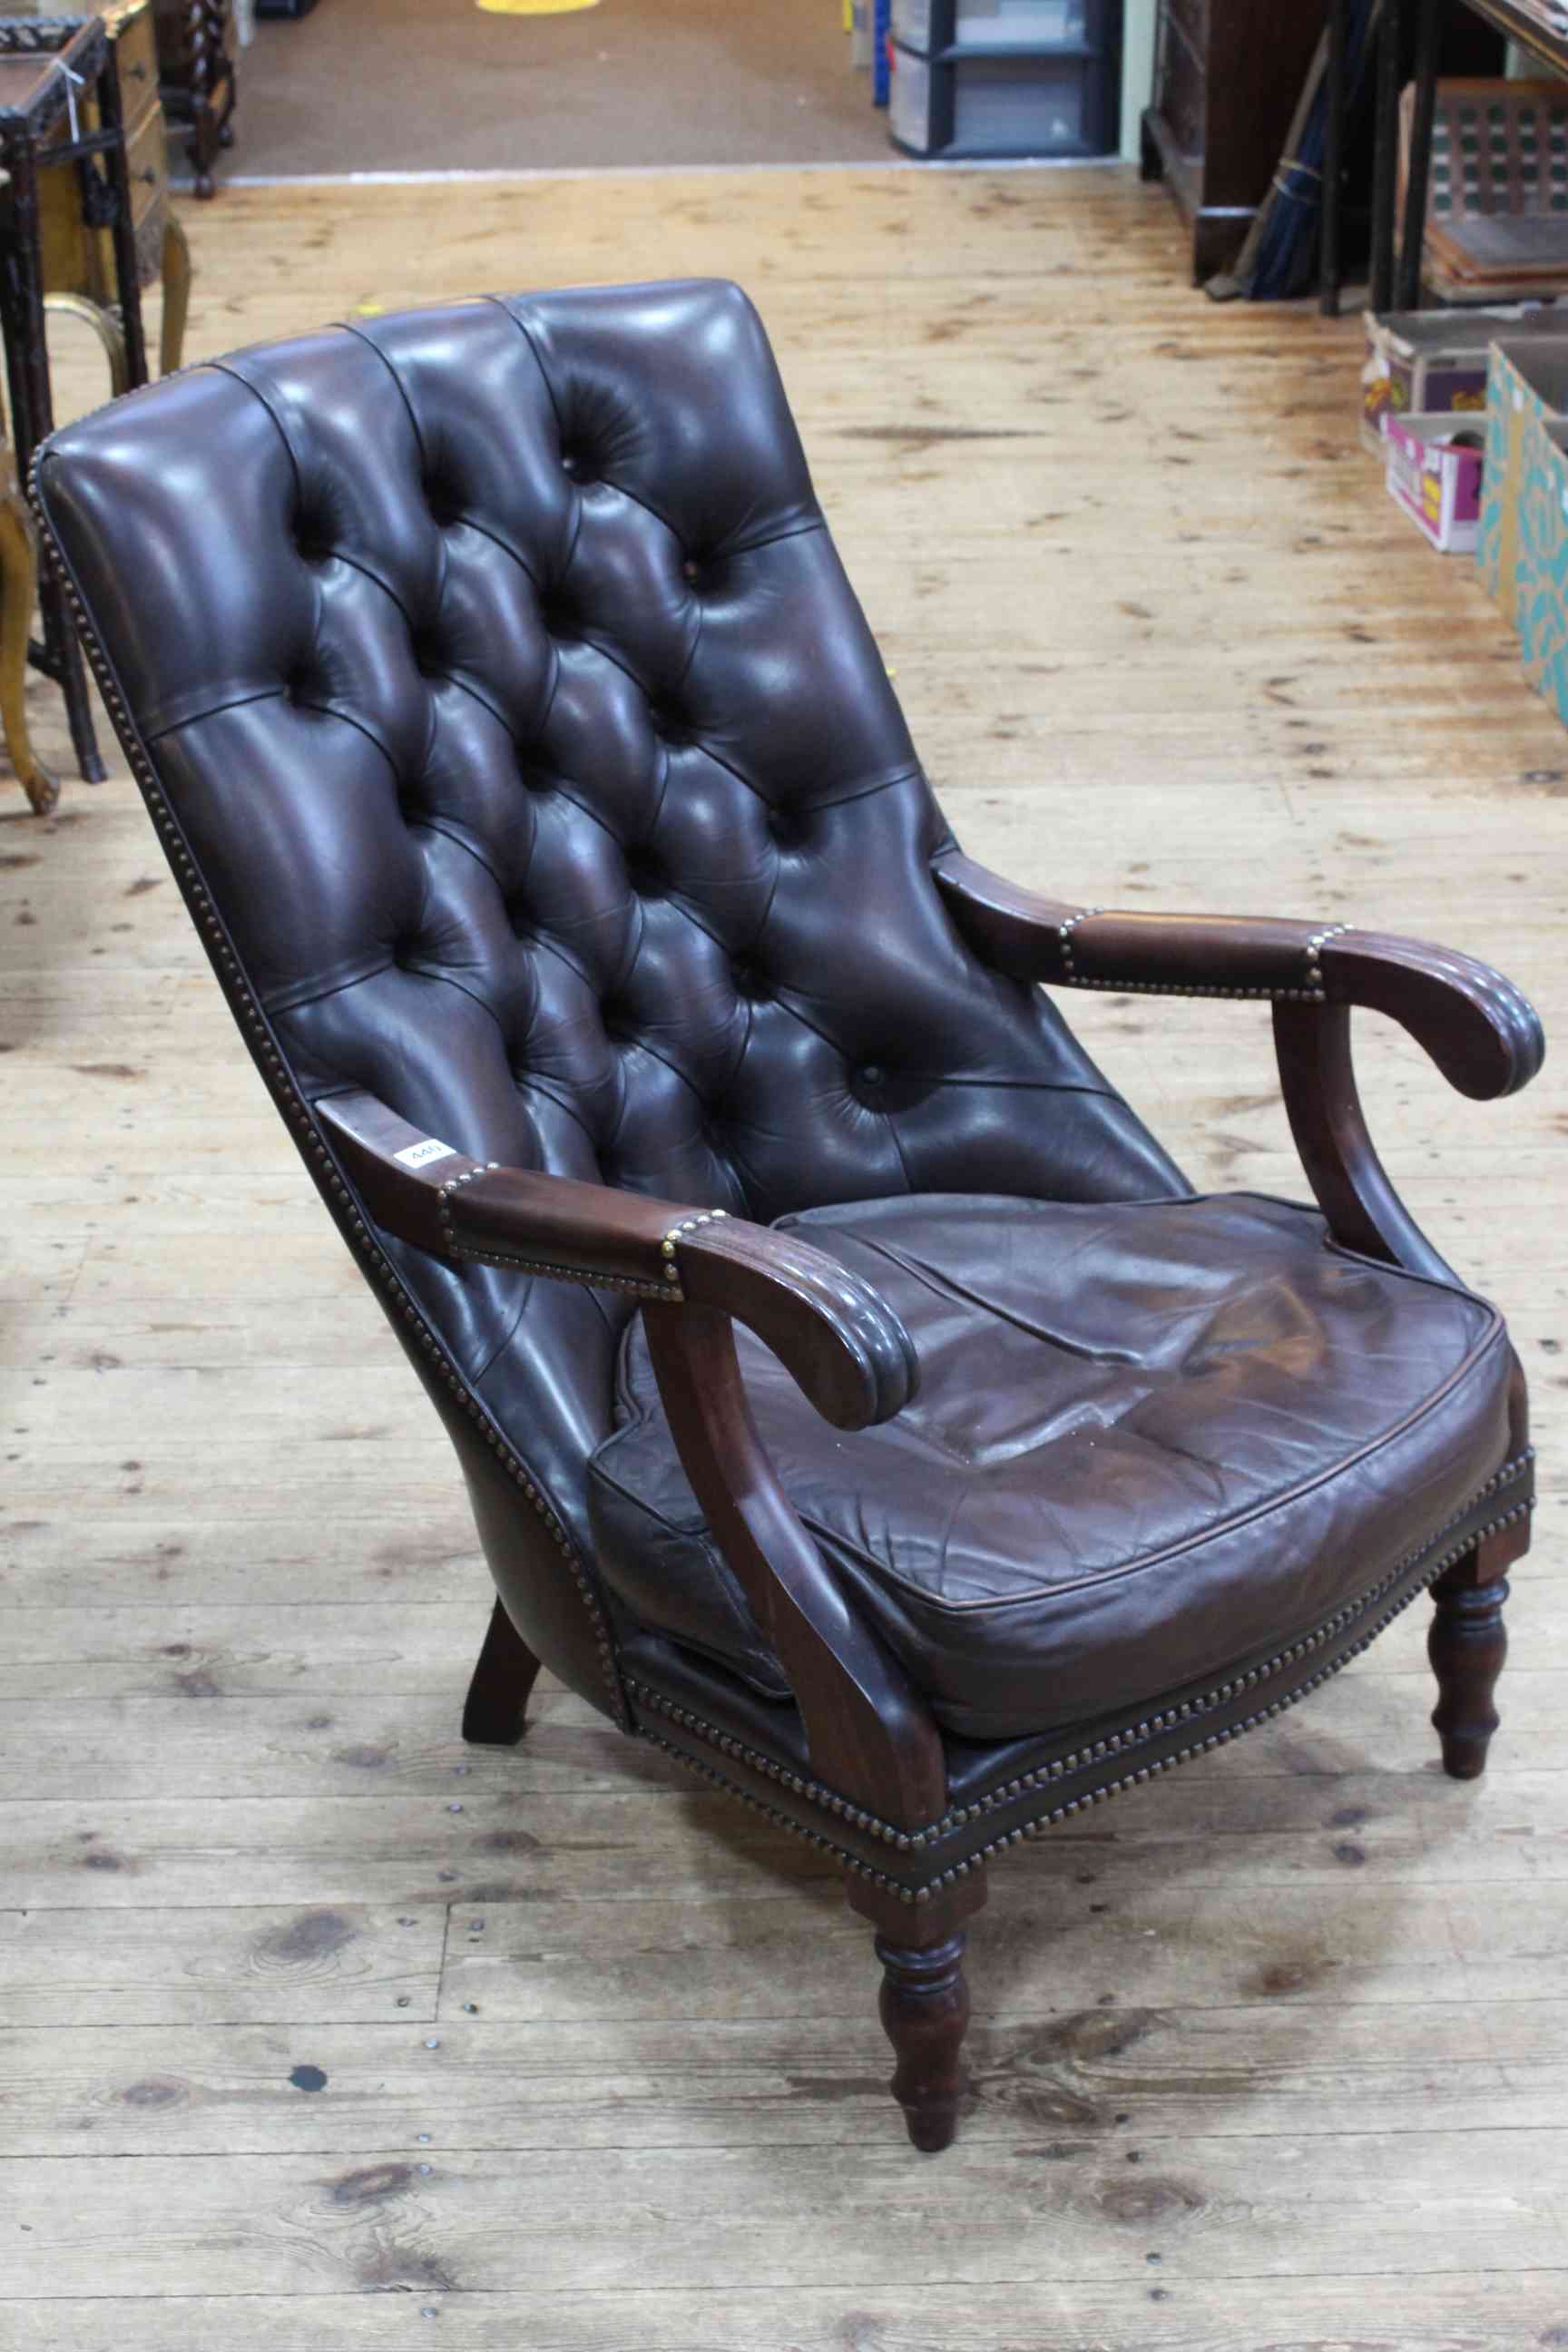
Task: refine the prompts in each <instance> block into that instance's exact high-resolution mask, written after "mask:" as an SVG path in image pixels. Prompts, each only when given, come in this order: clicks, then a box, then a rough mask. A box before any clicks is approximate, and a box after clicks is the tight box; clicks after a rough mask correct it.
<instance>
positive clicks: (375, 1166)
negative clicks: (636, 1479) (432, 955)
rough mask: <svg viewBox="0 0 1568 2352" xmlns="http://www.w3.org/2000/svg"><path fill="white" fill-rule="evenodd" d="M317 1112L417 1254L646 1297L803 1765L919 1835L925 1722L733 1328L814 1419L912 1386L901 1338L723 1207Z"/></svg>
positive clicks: (380, 1121)
mask: <svg viewBox="0 0 1568 2352" xmlns="http://www.w3.org/2000/svg"><path fill="white" fill-rule="evenodd" d="M315 1108H316V1115H317V1117H318V1118H319V1119H320V1120H321V1126H322V1128H323V1129H324V1131H325V1133H326V1135H327V1138H328V1139H329V1141H330V1142H331V1147H332V1150H333V1151H334V1153H335V1155H336V1157H337V1159H338V1161H339V1164H340V1165H341V1167H342V1171H343V1174H344V1176H345V1177H346V1178H347V1179H348V1181H349V1182H350V1183H351V1184H352V1185H353V1189H354V1191H355V1192H357V1193H358V1194H359V1197H360V1199H361V1201H362V1202H363V1205H364V1209H365V1213H366V1214H367V1215H368V1216H369V1217H370V1218H371V1219H372V1220H373V1221H374V1223H376V1224H377V1225H379V1226H380V1227H381V1228H382V1230H383V1231H384V1232H385V1233H388V1234H395V1236H396V1237H397V1238H398V1239H399V1240H400V1241H405V1242H409V1243H412V1244H413V1245H414V1246H415V1247H416V1249H423V1250H429V1251H431V1252H432V1253H434V1254H435V1255H438V1256H442V1257H448V1258H458V1259H462V1258H469V1259H477V1260H478V1261H479V1263H480V1264H481V1265H503V1266H516V1267H517V1268H518V1269H519V1270H520V1271H521V1272H525V1273H529V1274H533V1275H542V1276H549V1277H552V1278H553V1279H555V1280H557V1281H564V1282H584V1283H589V1284H594V1285H598V1286H606V1287H609V1288H612V1289H617V1290H622V1291H626V1292H629V1293H630V1294H631V1295H632V1296H633V1297H636V1298H637V1299H640V1300H641V1301H642V1302H643V1305H644V1308H645V1311H646V1314H647V1338H648V1347H649V1350H650V1352H651V1354H652V1358H653V1363H654V1368H655V1371H656V1373H657V1375H658V1384H659V1391H660V1393H661V1395H662V1397H663V1399H664V1402H665V1406H666V1410H667V1412H668V1416H669V1423H670V1430H671V1434H672V1435H673V1437H674V1439H675V1443H676V1446H677V1449H678V1451H679V1454H680V1458H681V1462H682V1464H683V1465H684V1466H685V1469H686V1473H687V1475H688V1477H689V1479H690V1481H691V1485H692V1489H693V1491H694V1493H695V1494H696V1495H697V1496H698V1499H699V1501H700V1503H701V1506H702V1508H703V1510H704V1512H705V1513H706V1514H707V1516H708V1518H709V1523H710V1526H711V1528H712V1529H713V1531H714V1533H715V1535H716V1536H717V1538H718V1540H719V1543H720V1546H721V1549H722V1550H723V1552H724V1555H725V1558H726V1559H728V1561H729V1563H730V1565H731V1569H732V1570H734V1572H735V1574H736V1576H737V1577H738V1578H739V1580H740V1582H741V1585H742V1590H743V1591H744V1592H745V1594H746V1597H747V1599H748V1601H750V1603H751V1605H752V1612H753V1613H754V1614H755V1616H756V1619H757V1622H758V1623H759V1624H760V1625H761V1626H762V1627H763V1629H764V1631H765V1633H766V1634H767V1636H768V1639H769V1640H770V1641H771V1642H772V1643H773V1648H774V1650H775V1652H776V1654H777V1655H778V1657H779V1659H780V1662H781V1664H783V1666H784V1672H785V1674H786V1675H787V1676H788V1678H789V1681H790V1685H791V1687H792V1689H793V1690H794V1692H795V1699H796V1703H797V1705H798V1706H799V1708H800V1712H801V1717H802V1721H803V1722H804V1724H805V1734H806V1744H807V1748H808V1750H809V1752H810V1755H811V1759H812V1762H813V1765H814V1768H815V1769H816V1770H817V1771H818V1772H820V1773H821V1774H822V1775H823V1776H824V1778H825V1779H826V1780H827V1781H828V1782H829V1783H830V1785H831V1786H832V1787H834V1788H835V1789H836V1790H838V1791H839V1792H841V1794H843V1795H844V1796H845V1797H847V1798H853V1799H855V1800H856V1801H858V1802H859V1803H860V1804H862V1805H863V1806H865V1808H866V1809H867V1810H868V1811H870V1812H873V1813H876V1814H878V1815H879V1816H880V1817H881V1818H884V1819H887V1820H889V1821H892V1822H897V1823H899V1824H900V1826H904V1825H907V1826H908V1827H909V1828H910V1829H914V1828H918V1827H920V1826H921V1825H923V1824H924V1823H927V1822H931V1821H933V1820H935V1819H936V1818H937V1816H938V1815H939V1814H940V1813H941V1812H942V1808H943V1806H944V1804H945V1802H946V1786H947V1783H946V1772H945V1766H944V1762H943V1756H942V1738H941V1735H940V1733H939V1732H938V1730H937V1728H936V1726H935V1724H934V1722H933V1721H932V1719H931V1712H930V1709H929V1708H928V1707H927V1706H925V1704H924V1702H923V1701H922V1700H921V1698H920V1697H919V1696H918V1695H917V1694H916V1693H915V1691H914V1690H913V1689H912V1688H911V1687H910V1683H909V1680H908V1677H907V1676H906V1675H904V1673H903V1671H902V1669H901V1668H900V1666H899V1665H898V1664H897V1663H896V1661H895V1660H893V1659H892V1658H891V1657H889V1655H888V1654H887V1653H886V1652H885V1651H884V1650H883V1649H882V1648H881V1645H880V1644H879V1643H878V1641H877V1640H876V1638H875V1636H874V1635H873V1634H872V1633H870V1631H869V1630H868V1628H867V1627H866V1626H865V1625H864V1624H863V1623H862V1622H861V1621H860V1619H859V1617H858V1614H857V1612H856V1611H855V1609H854V1606H853V1604H852V1602H851V1601H849V1600H847V1598H846V1596H845V1595H844V1594H843V1593H842V1592H840V1591H839V1589H838V1586H837V1582H836V1580H835V1579H834V1577H833V1576H832V1574H831V1572H830V1570H828V1567H827V1565H826V1561H825V1560H824V1559H823V1557H822V1554H821V1552H820V1550H819V1549H818V1548H817V1546H816V1543H815V1542H814V1541H813V1539H812V1538H811V1537H810V1536H809V1535H808V1534H807V1533H806V1531H805V1528H803V1527H802V1526H801V1524H800V1521H799V1519H798V1518H797V1517H796V1515H795V1510H794V1507H793V1506H792V1505H791V1504H790V1502H789V1500H788V1497H787V1496H785V1494H784V1491H783V1489H782V1487H781V1486H780V1485H779V1482H778V1478H777V1476H776V1475H775V1473H774V1471H773V1465H772V1464H771V1463H770V1462H769V1460H768V1458H767V1454H766V1453H765V1451H764V1450H763V1444H762V1442H761V1440H760V1438H759V1437H758V1435H757V1433H756V1430H755V1428H754V1426H753V1424H752V1418H751V1412H750V1409H749V1407H748V1406H747V1403H746V1398H745V1391H744V1387H743V1384H742V1379H741V1373H740V1368H739V1365H738V1363H737V1361H736V1358H735V1339H734V1332H733V1330H732V1328H731V1318H733V1321H735V1322H740V1323H744V1324H746V1325H748V1326H749V1328H751V1329H752V1330H753V1331H755V1332H756V1334H757V1336H758V1338H759V1339H763V1340H765V1342H766V1343H767V1345H768V1346H769V1347H770V1348H771V1349H773V1353H774V1354H775V1355H776V1356H777V1357H778V1358H779V1360H780V1361H781V1362H782V1363H783V1364H784V1366H785V1367H786V1369H787V1370H789V1371H790V1372H791V1373H793V1375H794V1377H795V1380H796V1381H798V1382H799V1383H800V1386H801V1389H802V1390H803V1391H804V1392H805V1395H806V1396H807V1397H808V1398H809V1399H810V1401H811V1402H812V1403H813V1404H814V1405H815V1406H816V1409H817V1411H818V1412H820V1413H821V1414H822V1415H823V1416H824V1418H825V1419H826V1420H827V1421H830V1422H832V1423H835V1424H836V1425H837V1427H838V1428H840V1429H863V1428H865V1427H867V1426H868V1424H869V1423H872V1422H876V1421H884V1420H886V1419H888V1417H889V1415H890V1414H892V1413H895V1412H898V1411H899V1409H900V1406H901V1405H903V1404H904V1403H906V1402H908V1400H909V1398H910V1397H911V1396H912V1395H913V1393H914V1388H915V1354H914V1349H913V1348H912V1347H911V1345H910V1338H909V1334H908V1333H907V1332H906V1331H905V1329H904V1327H903V1325H902V1324H901V1323H900V1321H899V1318H898V1317H897V1316H896V1315H895V1314H893V1312H892V1310H891V1309H890V1308H889V1307H887V1306H885V1305H884V1303H883V1301H882V1300H881V1299H880V1298H879V1297H878V1296H877V1294H876V1292H875V1291H874V1290H872V1289H871V1288H870V1287H869V1286H868V1284H866V1283H863V1282H860V1281H858V1279H857V1278H856V1277H855V1276H853V1275H850V1274H848V1273H847V1272H846V1271H845V1269H844V1268H843V1267H842V1266H840V1265H837V1263H836V1262H835V1261H834V1260H833V1259H832V1258H830V1257H828V1256H827V1255H826V1254H825V1253H824V1252H823V1251H821V1250H816V1249H813V1248H812V1247H811V1246H810V1245H809V1244H807V1243H805V1242H802V1241H800V1240H798V1239H797V1238H796V1237H795V1235H794V1234H779V1233H774V1232H773V1231H772V1230H770V1229H769V1228H768V1227H766V1226H763V1225H754V1224H752V1223H749V1222H748V1221H747V1220H746V1219H745V1218H743V1217H729V1216H726V1215H725V1214H724V1213H722V1211H716V1210H701V1209H689V1208H681V1207H679V1205H678V1204H677V1203H675V1202H670V1201H655V1200H650V1199H648V1198H647V1196H646V1195H645V1194H642V1193H639V1192H620V1191H617V1190H616V1189H615V1188H614V1187H612V1186H610V1185H607V1184H583V1183H577V1182H574V1181H572V1180H571V1179H569V1178H566V1177H561V1176H544V1175H541V1174H539V1173H538V1172H537V1171H533V1170H529V1169H523V1168H501V1167H499V1166H495V1165H493V1164H489V1163H487V1162H484V1161H481V1160H470V1159H468V1158H467V1157H466V1156H465V1154H464V1153H462V1152H460V1151H457V1150H453V1148H452V1147H451V1146H450V1145H449V1144H447V1143H444V1142H442V1141H441V1140H440V1139H439V1138H438V1137H436V1136H428V1135H425V1134H423V1133H422V1132H421V1131H420V1129H418V1128H416V1127H411V1126H410V1125H409V1124H408V1121H407V1120H406V1119H403V1118H398V1117H397V1115H396V1113H395V1111H392V1110H389V1109H388V1108H387V1106H386V1105H385V1104H384V1103H383V1102H380V1101H378V1100H377V1099H376V1097H374V1095H370V1094H363V1093H354V1094H344V1095H331V1096H328V1097H323V1098H322V1099H321V1101H319V1102H318V1103H317V1104H316V1107H315Z"/></svg>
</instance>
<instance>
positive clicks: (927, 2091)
mask: <svg viewBox="0 0 1568 2352" xmlns="http://www.w3.org/2000/svg"><path fill="white" fill-rule="evenodd" d="M967 1941H968V1938H967V1937H966V1936H965V1935H964V1932H963V1928H962V1927H961V1928H960V1929H959V1930H958V1932H957V1934H956V1935H953V1936H949V1937H946V1938H945V1939H944V1940H943V1941H942V1943H940V1944H928V1945H926V1946H925V1947H924V1948H923V1949H921V1950H918V1951H912V1950H910V1948H909V1947H908V1946H907V1945H902V1944H895V1943H892V1942H890V1941H889V1938H888V1937H885V1936H879V1937H877V1938H876V1948H877V1958H879V1960H880V1961H881V1963H882V1992H881V2000H880V2002H879V2008H880V2010H881V2016H882V2026H883V2030H884V2031H885V2032H886V2033H887V2036H888V2039H889V2042H891V2043H892V2045H893V2054H894V2056H895V2058H896V2059H897V2061H898V2063H897V2065H896V2066H895V2067H894V2069H893V2082H892V2091H893V2096H894V2098H895V2099H897V2101H898V2103H899V2105H900V2107H902V2109H903V2111H904V2120H905V2122H906V2123H907V2124H908V2126H909V2130H910V2139H911V2140H912V2141H913V2142H914V2144H915V2146H916V2147H918V2148H919V2149H921V2152H922V2154H924V2155H927V2156H935V2155H936V2154H937V2153H938V2152H939V2151H940V2150H941V2149H942V2148H944V2147H951V2145H952V2137H953V2134H954V2133H955V2132H956V2131H957V2129H958V2103H959V2100H960V2099H961V2098H962V2096H963V2084H964V2074H963V2058H962V2055H961V2053H962V2050H963V2033H964V2028H965V2027H966V2026H967V2025H968V2023H969V1987H968V1985H967V1983H966V1982H965V1981H964V1975H963V1948H964V1945H965V1944H966V1942H967Z"/></svg>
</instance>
